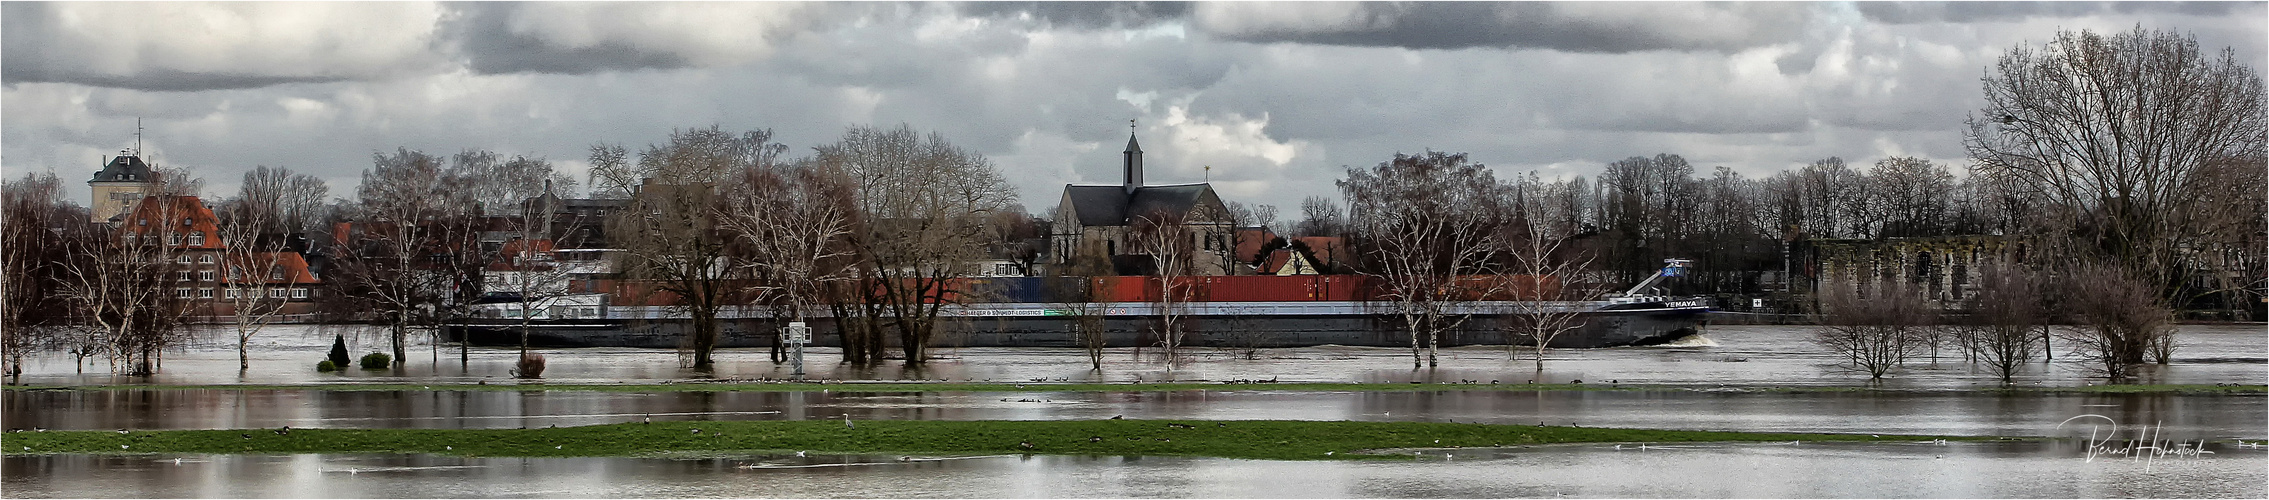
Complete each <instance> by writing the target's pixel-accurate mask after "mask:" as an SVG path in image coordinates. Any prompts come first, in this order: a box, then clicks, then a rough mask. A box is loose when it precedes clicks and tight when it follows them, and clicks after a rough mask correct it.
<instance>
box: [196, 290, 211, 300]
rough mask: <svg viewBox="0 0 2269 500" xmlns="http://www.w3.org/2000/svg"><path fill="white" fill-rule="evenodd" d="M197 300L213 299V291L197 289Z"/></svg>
mask: <svg viewBox="0 0 2269 500" xmlns="http://www.w3.org/2000/svg"><path fill="white" fill-rule="evenodd" d="M197 298H200V299H210V298H213V289H211V288H199V289H197Z"/></svg>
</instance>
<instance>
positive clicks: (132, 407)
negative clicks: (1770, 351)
mask: <svg viewBox="0 0 2269 500" xmlns="http://www.w3.org/2000/svg"><path fill="white" fill-rule="evenodd" d="M0 398H5V399H4V401H5V405H4V406H5V416H6V418H7V422H8V424H7V425H8V426H9V427H11V428H31V427H45V428H50V429H118V428H131V429H229V428H261V427H278V426H285V425H289V426H292V427H304V428H322V427H331V428H507V429H508V428H518V427H544V426H550V425H558V426H574V425H593V424H606V423H620V422H632V421H639V420H641V419H647V418H651V419H653V420H802V419H826V418H839V417H841V416H843V415H850V416H851V417H852V418H854V419H860V420H1063V419H1104V418H1110V417H1112V416H1118V415H1124V416H1126V417H1128V418H1149V419H1172V418H1190V419H1222V420H1264V419H1268V420H1279V419H1280V420H1364V421H1435V422H1441V421H1456V422H1479V423H1496V424H1550V425H1571V424H1573V425H1585V426H1599V427H1639V428H1662V429H1695V430H1730V431H1760V432H1843V433H1853V432H1857V433H1896V434H1947V435H2048V434H2050V433H2051V432H2053V431H2054V430H2055V424H2056V423H2057V422H2060V421H2063V420H2064V419H2067V418H2071V417H2073V416H2077V415H2085V414H2097V415H2103V416H2105V417H2108V418H2110V419H2113V420H2116V421H2119V422H2122V423H2129V424H2136V425H2151V424H2156V425H2160V426H2162V427H2163V428H2164V431H2165V432H2166V433H2167V435H2168V437H2178V436H2179V437H2184V438H2199V437H2203V438H2230V437H2245V438H2259V437H2262V436H2263V434H2262V432H2263V431H2262V429H2263V427H2262V426H2263V424H2264V422H2269V405H2265V404H2264V401H2265V400H2269V397H2264V396H2260V395H2238V396H2178V395H2171V394H2100V395H2088V394H2023V395H2010V396H2001V395H1992V394H1983V393H1963V392H1920V393H1872V392H1871V393H1847V392H1822V393H1736V392H1662V391H1654V392H1604V391H1603V392H1573V391H1501V392H1500V391H1443V392H1415V391H1414V392H1278V391H1267V390H1251V391H1230V392H1212V391H1183V392H1131V393H1028V392H1018V393H963V392H926V393H843V392H825V393H808V392H803V393H780V392H662V393H610V392H534V391H519V392H480V391H369V392H326V391H303V390H244V391H233V390H206V389H174V390H120V391H9V392H6V393H0Z"/></svg>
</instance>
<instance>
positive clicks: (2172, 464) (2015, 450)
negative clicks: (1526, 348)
mask: <svg viewBox="0 0 2269 500" xmlns="http://www.w3.org/2000/svg"><path fill="white" fill-rule="evenodd" d="M2207 451H2209V452H2211V453H2209V454H2197V455H2187V456H2172V455H2169V456H2155V457H2150V458H2149V459H2144V458H2137V457H2125V456H2096V457H2093V459H2091V458H2090V457H2089V456H2088V454H2087V451H2086V449H2084V448H2082V447H2081V446H2080V445H2077V444H2073V443H2064V442H2059V443H2039V442H2035V443H1949V444H1934V443H1876V444H1858V443H1833V444H1825V443H1771V444H1738V445H1685V446H1672V447H1655V446H1651V447H1649V448H1647V449H1644V450H1642V449H1639V448H1638V447H1637V446H1635V445H1624V446H1621V447H1620V448H1619V447H1617V446H1614V445H1584V446H1554V447H1537V448H1524V449H1461V450H1451V453H1443V452H1441V451H1435V452H1426V453H1424V454H1422V455H1419V456H1418V458H1417V459H1416V460H1411V461H1331V462H1320V461H1319V462H1294V461H1263V460H1230V459H1213V458H1186V457H1118V456H1100V457H1095V456H1014V455H1009V456H991V457H972V458H950V457H938V458H933V457H907V458H908V460H906V461H900V458H899V457H810V458H797V457H780V456H746V457H724V458H706V459H687V460H671V459H640V458H461V457H441V456H424V455H406V456H405V455H249V456H207V455H146V456H88V455H60V456H38V457H8V458H5V459H0V476H5V479H4V483H0V486H5V487H6V490H7V491H8V495H9V496H10V497H21V498H39V497H418V498H430V497H609V498H613V497H786V498H828V497H861V498H865V497H887V498H899V497H904V498H1033V497H1043V498H1068V497H1119V498H1126V497H1138V498H1174V497H1223V498H1345V497H1386V498H1435V497H1448V498H1501V497H1555V496H1570V497H1607V498H1663V497H1668V498H1685V497H1703V498H1736V497H1780V498H1820V497H1939V498H1947V497H1952V498H2009V497H2060V498H2104V497H2216V498H2261V497H2263V496H2264V494H2265V492H2264V485H2265V484H2269V467H2265V466H2269V457H2265V456H2264V453H2263V451H2262V450H2261V449H2260V448H2238V447H2234V446H2225V445H2219V444H2210V445H2209V446H2208V448H2207ZM940 458H944V459H940Z"/></svg>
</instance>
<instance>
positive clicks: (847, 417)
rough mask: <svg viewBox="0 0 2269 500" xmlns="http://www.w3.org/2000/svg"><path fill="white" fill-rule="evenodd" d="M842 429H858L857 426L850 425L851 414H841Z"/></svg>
mask: <svg viewBox="0 0 2269 500" xmlns="http://www.w3.org/2000/svg"><path fill="white" fill-rule="evenodd" d="M843 428H845V429H856V428H858V426H856V425H851V414H849V413H845V414H843Z"/></svg>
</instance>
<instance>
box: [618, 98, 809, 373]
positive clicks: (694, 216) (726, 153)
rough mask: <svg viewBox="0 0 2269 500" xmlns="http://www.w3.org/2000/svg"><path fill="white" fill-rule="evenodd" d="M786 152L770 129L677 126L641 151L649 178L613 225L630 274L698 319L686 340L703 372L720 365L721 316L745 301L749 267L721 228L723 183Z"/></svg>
mask: <svg viewBox="0 0 2269 500" xmlns="http://www.w3.org/2000/svg"><path fill="white" fill-rule="evenodd" d="M786 151H787V146H785V145H781V144H777V143H773V142H772V132H771V131H769V130H756V131H748V132H743V133H741V134H739V135H734V134H731V133H728V132H725V131H724V130H723V129H722V128H719V127H717V126H715V125H712V126H710V127H709V128H706V129H688V130H678V131H672V132H671V133H670V141H669V143H667V144H660V145H650V146H647V148H646V150H645V151H643V152H640V153H639V155H638V167H637V168H638V170H637V172H638V173H639V177H640V178H643V179H646V181H645V183H644V184H642V185H641V186H640V187H639V188H638V191H637V192H636V193H635V194H633V195H632V197H631V201H630V204H629V206H628V207H626V208H625V209H624V210H623V211H622V212H620V213H618V214H616V215H615V216H614V217H613V219H612V220H610V221H608V223H607V234H608V235H609V236H610V239H614V238H620V240H619V241H622V243H621V244H620V245H619V246H621V247H622V248H623V250H624V252H623V255H622V259H621V262H620V265H619V267H618V268H619V269H622V271H623V273H624V275H625V276H627V277H631V278H635V279H640V280H643V281H642V282H643V283H646V284H648V285H650V286H651V290H652V291H654V292H660V293H667V294H669V295H672V296H674V298H675V301H674V303H675V304H677V305H676V306H675V308H676V309H678V310H681V311H684V312H685V313H686V315H687V316H689V317H690V318H691V320H692V325H691V326H692V331H691V332H690V333H691V335H689V336H688V338H687V339H686V340H687V347H688V348H689V349H691V351H692V360H691V361H692V365H693V367H694V368H696V369H709V368H711V366H712V365H713V361H712V358H711V351H713V350H714V349H715V348H716V345H717V337H718V332H719V329H720V328H719V326H720V325H718V323H717V316H718V314H719V313H720V312H722V311H723V310H724V308H726V307H731V306H735V305H740V304H742V303H743V302H742V298H743V292H744V290H743V289H742V287H741V286H740V285H737V284H735V283H732V282H730V280H733V279H736V278H739V277H742V276H744V275H745V271H746V270H747V268H746V267H744V266H741V265H739V264H738V263H737V262H735V261H734V259H733V257H734V253H733V252H732V251H731V249H730V246H731V245H732V243H733V238H732V237H731V236H730V235H727V234H726V233H725V232H724V231H722V230H720V229H719V227H718V216H719V214H720V213H722V212H723V211H724V204H723V201H722V200H721V198H720V197H719V196H718V194H717V186H718V185H720V184H722V183H724V182H726V181H727V180H728V179H729V178H730V177H729V176H731V175H735V174H737V173H739V172H742V171H746V170H750V169H760V170H761V169H771V168H776V167H774V166H773V165H774V164H776V163H777V162H778V161H779V160H778V158H779V155H780V154H782V153H784V152H786ZM616 235H619V236H616Z"/></svg>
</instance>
